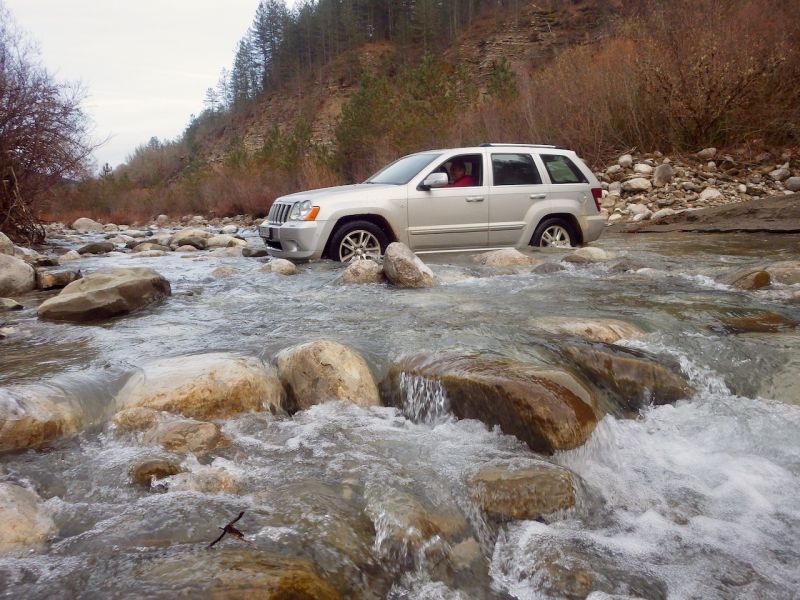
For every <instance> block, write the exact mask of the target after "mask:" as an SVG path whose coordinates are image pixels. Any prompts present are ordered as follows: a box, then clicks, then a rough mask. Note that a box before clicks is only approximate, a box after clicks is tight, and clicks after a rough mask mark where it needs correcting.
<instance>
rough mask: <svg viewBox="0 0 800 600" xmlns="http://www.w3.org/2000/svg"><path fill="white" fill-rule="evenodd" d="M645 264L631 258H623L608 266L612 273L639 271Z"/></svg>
mask: <svg viewBox="0 0 800 600" xmlns="http://www.w3.org/2000/svg"><path fill="white" fill-rule="evenodd" d="M644 268H645V265H644V264H642V263H640V262H638V261H635V260H632V259H630V258H623V259H622V260H618V261H617V262H615V263H613V264H611V265H609V266H608V271H609V272H610V273H628V272H631V271H638V270H639V269H644Z"/></svg>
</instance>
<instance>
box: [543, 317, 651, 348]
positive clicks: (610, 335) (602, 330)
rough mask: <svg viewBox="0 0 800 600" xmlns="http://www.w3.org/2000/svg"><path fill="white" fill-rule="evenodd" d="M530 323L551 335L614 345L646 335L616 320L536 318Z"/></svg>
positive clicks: (629, 324)
mask: <svg viewBox="0 0 800 600" xmlns="http://www.w3.org/2000/svg"><path fill="white" fill-rule="evenodd" d="M530 323H531V325H532V326H533V327H535V328H536V329H542V330H544V331H547V332H550V333H555V334H563V335H572V336H575V337H581V338H583V339H585V340H589V341H592V342H604V343H606V344H613V343H614V342H618V341H619V340H632V339H636V338H640V337H642V336H643V335H644V331H643V330H642V329H641V328H639V327H637V326H636V325H633V324H631V323H626V322H625V321H618V320H616V319H591V318H574V317H534V318H532V319H531V320H530Z"/></svg>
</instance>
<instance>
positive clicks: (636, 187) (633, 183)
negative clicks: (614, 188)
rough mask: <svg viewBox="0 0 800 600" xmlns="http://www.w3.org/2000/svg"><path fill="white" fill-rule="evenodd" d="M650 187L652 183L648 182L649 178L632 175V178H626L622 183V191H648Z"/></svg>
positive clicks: (651, 187)
mask: <svg viewBox="0 0 800 600" xmlns="http://www.w3.org/2000/svg"><path fill="white" fill-rule="evenodd" d="M652 189H653V184H652V183H650V180H649V179H646V178H644V177H634V178H633V179H628V180H627V181H624V182H623V183H622V191H623V192H631V193H640V192H649V191H650V190H652Z"/></svg>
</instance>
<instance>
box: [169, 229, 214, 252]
mask: <svg viewBox="0 0 800 600" xmlns="http://www.w3.org/2000/svg"><path fill="white" fill-rule="evenodd" d="M213 235H214V234H212V233H210V232H208V231H205V230H203V229H193V228H189V229H181V230H180V231H179V232H177V233H176V234H175V235H173V236H172V239H171V240H170V242H169V245H170V247H171V248H179V247H181V246H194V247H195V248H197V249H198V250H205V249H206V246H207V243H208V240H209V238H211V237H212V236H213Z"/></svg>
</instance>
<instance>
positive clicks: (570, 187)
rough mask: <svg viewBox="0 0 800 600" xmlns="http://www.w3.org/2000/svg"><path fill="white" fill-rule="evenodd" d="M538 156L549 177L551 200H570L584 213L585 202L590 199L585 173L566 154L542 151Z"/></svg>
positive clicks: (591, 200) (590, 194) (589, 188)
mask: <svg viewBox="0 0 800 600" xmlns="http://www.w3.org/2000/svg"><path fill="white" fill-rule="evenodd" d="M539 157H540V158H541V160H542V164H544V168H545V172H546V174H547V177H548V178H549V179H550V183H551V186H550V198H551V199H553V200H572V201H574V202H576V203H577V204H578V206H580V207H581V208H580V212H581V213H582V214H585V213H586V212H587V211H586V207H587V203H589V202H594V200H593V199H592V191H591V185H590V184H589V180H588V179H587V177H586V174H585V173H583V171H582V170H581V169H580V167H579V166H578V165H577V164H576V163H575V161H573V160H572V159H571V158H570V157H569V156H567V155H566V154H555V153H552V154H551V153H547V152H542V153H541V154H540V155H539Z"/></svg>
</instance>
